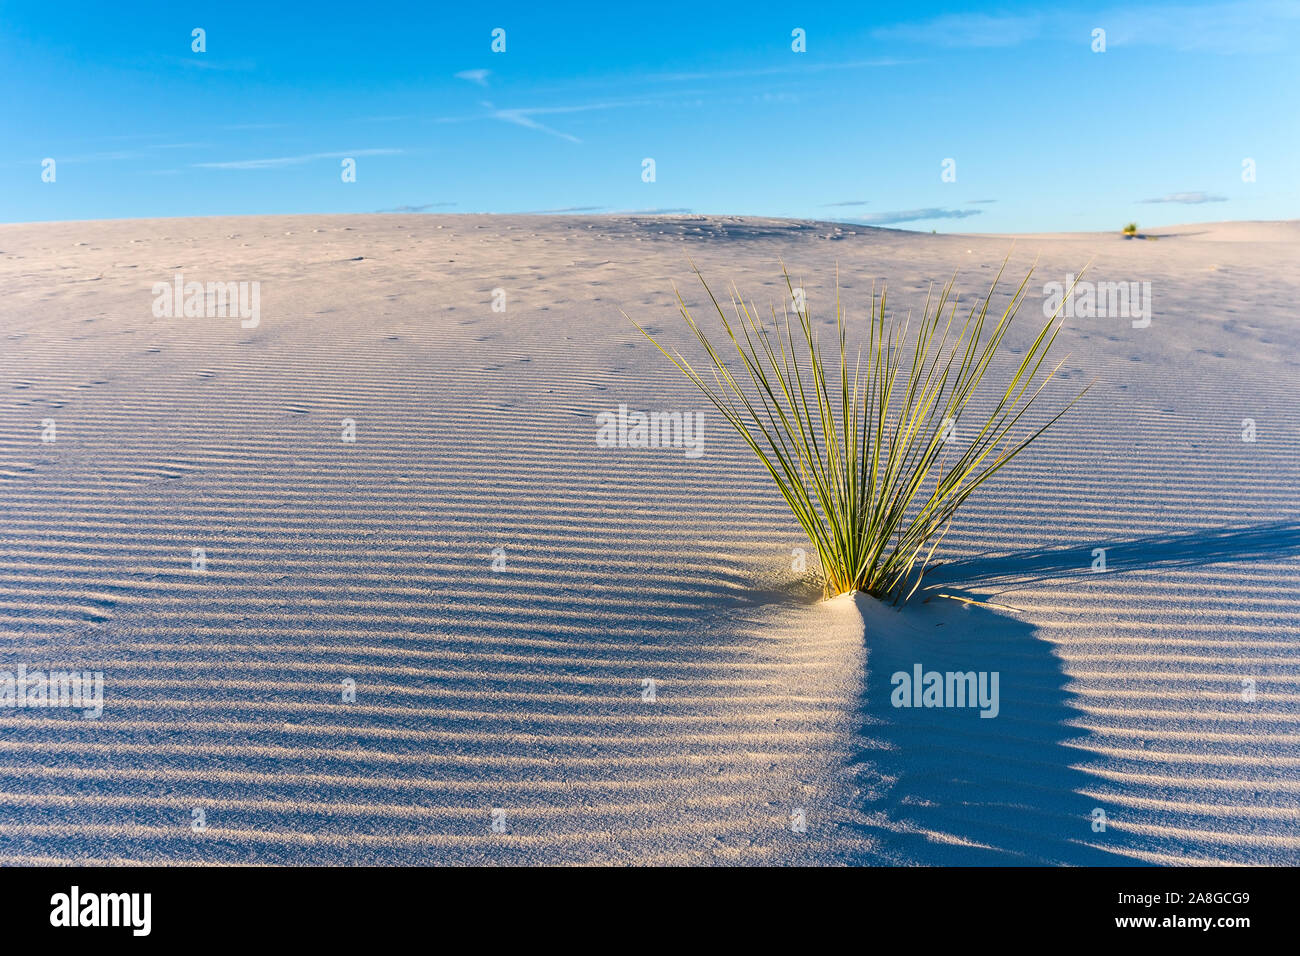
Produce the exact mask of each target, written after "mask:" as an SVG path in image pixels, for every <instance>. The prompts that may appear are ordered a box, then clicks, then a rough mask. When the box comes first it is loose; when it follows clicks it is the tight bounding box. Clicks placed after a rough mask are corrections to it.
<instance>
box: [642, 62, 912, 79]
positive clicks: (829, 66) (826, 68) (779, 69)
mask: <svg viewBox="0 0 1300 956" xmlns="http://www.w3.org/2000/svg"><path fill="white" fill-rule="evenodd" d="M906 62H908V61H907V60H903V59H899V58H898V57H875V58H873V59H869V60H849V61H846V62H843V63H816V62H813V63H806V64H799V65H797V66H767V67H755V68H753V69H745V70H700V71H696V72H679V73H651V74H649V75H647V76H644V77H638V78H636V79H642V80H646V81H650V82H658V83H693V82H698V81H701V80H707V81H716V80H733V79H747V78H749V77H755V76H782V75H787V74H791V73H794V74H799V73H827V72H833V71H837V70H864V69H868V68H870V67H876V66H898V65H899V64H901V63H906Z"/></svg>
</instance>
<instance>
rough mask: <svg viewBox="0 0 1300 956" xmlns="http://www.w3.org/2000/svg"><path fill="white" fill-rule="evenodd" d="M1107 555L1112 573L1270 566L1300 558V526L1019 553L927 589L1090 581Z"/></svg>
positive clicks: (943, 575) (941, 571)
mask: <svg viewBox="0 0 1300 956" xmlns="http://www.w3.org/2000/svg"><path fill="white" fill-rule="evenodd" d="M1096 548H1104V549H1105V550H1106V573H1107V574H1116V573H1123V572H1125V571H1146V570H1151V569H1153V568H1193V567H1202V566H1204V565H1207V564H1216V563H1219V562H1223V561H1269V560H1277V559H1281V558H1287V557H1292V556H1294V555H1297V554H1300V522H1297V521H1295V520H1294V519H1288V520H1285V521H1273V522H1269V523H1267V524H1258V525H1251V526H1249V527H1236V528H1211V529H1207V530H1203V531H1193V532H1187V533H1182V534H1164V535H1151V536H1149V537H1145V538H1134V539H1132V540H1129V541H1120V542H1110V541H1097V542H1095V543H1093V544H1088V545H1082V546H1080V547H1071V548H1053V549H1043V550H1034V551H1017V552H1015V553H1013V554H1007V555H1002V556H998V557H976V558H968V559H966V560H963V561H954V562H952V563H950V564H943V565H940V566H939V567H937V568H935V569H934V570H933V571H932V572H930V573H928V574H927V575H926V585H925V587H926V588H933V587H934V586H936V585H946V584H949V583H952V584H957V585H959V586H961V587H964V588H971V589H979V590H981V591H982V590H986V589H987V588H989V587H997V586H999V585H1003V584H1010V583H1015V584H1028V583H1032V582H1035V581H1047V580H1059V579H1068V578H1074V577H1087V576H1089V575H1091V574H1093V573H1094V572H1093V571H1092V564H1093V560H1094V554H1093V551H1094V550H1095V549H1096Z"/></svg>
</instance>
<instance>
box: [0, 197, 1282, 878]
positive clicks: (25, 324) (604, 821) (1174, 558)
mask: <svg viewBox="0 0 1300 956" xmlns="http://www.w3.org/2000/svg"><path fill="white" fill-rule="evenodd" d="M1154 233H1155V234H1158V235H1159V236H1160V237H1161V238H1160V240H1159V241H1155V242H1151V241H1126V240H1123V239H1121V238H1120V237H1118V236H1115V235H1061V236H1035V237H1021V238H1020V239H1019V240H1018V241H1017V243H1016V246H1015V250H1014V252H1013V253H1012V258H1011V266H1010V268H1009V274H1010V275H1011V276H1013V277H1014V278H1015V279H1017V280H1018V279H1019V277H1020V276H1021V275H1023V271H1024V269H1026V268H1027V267H1028V265H1029V264H1030V262H1031V261H1032V260H1033V259H1034V257H1035V256H1038V257H1039V262H1038V272H1037V273H1036V278H1035V280H1034V288H1038V287H1039V286H1040V285H1041V283H1042V282H1047V281H1051V280H1056V281H1061V280H1063V279H1064V277H1065V276H1066V274H1067V273H1069V272H1077V271H1078V268H1079V267H1080V266H1082V265H1083V264H1084V263H1086V262H1087V261H1088V260H1089V259H1090V258H1093V257H1095V262H1094V265H1093V267H1092V270H1091V273H1090V277H1091V278H1092V279H1095V280H1099V281H1120V280H1123V281H1141V282H1150V283H1151V289H1152V296H1153V302H1154V310H1153V313H1154V314H1153V317H1152V322H1151V324H1150V326H1149V327H1147V328H1134V327H1132V323H1131V322H1130V321H1129V320H1128V319H1126V318H1088V319H1075V320H1072V321H1070V322H1069V323H1068V324H1067V327H1066V330H1065V331H1064V332H1063V333H1062V337H1061V340H1060V341H1061V343H1062V346H1063V347H1062V352H1065V351H1069V352H1070V353H1071V357H1070V360H1069V362H1068V364H1067V368H1066V371H1065V378H1064V379H1063V381H1062V383H1061V387H1060V388H1058V389H1056V391H1055V392H1054V395H1055V396H1056V400H1058V401H1059V400H1060V399H1062V398H1064V397H1065V396H1066V395H1068V394H1069V391H1070V389H1076V390H1077V388H1079V387H1081V386H1082V384H1083V383H1085V382H1087V381H1090V380H1092V379H1093V378H1096V379H1097V380H1098V381H1097V384H1096V386H1095V387H1094V388H1093V390H1092V391H1091V392H1090V393H1089V394H1088V395H1087V396H1086V397H1085V399H1084V400H1083V402H1082V403H1081V404H1080V406H1079V407H1078V408H1077V409H1076V410H1075V411H1074V412H1073V413H1071V415H1070V416H1068V417H1067V418H1066V419H1065V420H1064V421H1063V422H1062V423H1061V424H1060V425H1059V426H1058V428H1057V429H1056V430H1055V431H1054V432H1050V433H1048V435H1047V436H1046V437H1045V438H1044V439H1043V440H1042V441H1041V442H1040V443H1039V444H1038V445H1037V446H1036V447H1035V448H1034V449H1031V450H1030V452H1028V453H1027V455H1026V456H1025V457H1024V458H1023V459H1022V460H1021V461H1020V462H1019V463H1018V464H1017V465H1016V466H1015V467H1013V468H1011V469H1008V470H1007V472H1006V473H1005V474H1004V475H1003V476H1000V477H999V478H998V479H997V480H996V481H995V482H993V483H991V484H990V485H989V486H987V491H986V492H985V493H984V494H982V495H980V496H978V497H977V498H976V499H974V500H973V501H972V502H971V503H970V505H969V506H968V508H967V510H966V512H965V514H964V516H963V517H961V518H959V521H958V524H957V526H955V527H954V529H953V531H952V532H951V533H950V534H949V536H948V538H947V539H946V540H945V542H944V546H943V553H942V556H943V559H944V561H945V562H946V563H945V565H944V566H943V567H942V568H940V569H939V571H938V573H937V576H936V579H935V580H936V581H938V582H942V585H943V586H942V588H941V590H944V591H945V592H953V593H959V594H964V595H973V596H975V597H978V598H980V599H982V600H986V601H992V602H996V603H999V604H1004V605H1010V606H1012V607H1014V608H1015V609H1017V610H1016V612H1015V613H1013V612H1009V611H1002V610H998V609H996V608H988V607H977V606H968V605H964V604H961V603H958V602H956V601H953V600H948V599H943V598H937V597H936V598H933V599H932V600H930V601H929V602H928V603H915V604H913V605H910V606H908V607H907V608H906V609H905V610H903V611H901V612H899V611H897V610H894V609H888V608H883V607H881V606H878V605H876V604H875V602H873V601H870V600H868V599H860V598H859V599H854V598H847V597H846V598H841V599H838V600H836V601H832V602H827V603H818V602H817V601H816V600H815V598H816V594H815V593H812V592H811V591H810V589H809V587H808V585H807V582H806V581H804V580H803V579H804V578H805V577H806V576H805V575H801V574H799V573H797V572H796V571H794V570H792V567H791V553H792V549H795V548H798V547H801V546H803V542H802V541H801V538H800V533H799V531H798V528H797V526H796V524H795V523H794V520H793V519H792V518H791V517H790V516H789V514H788V513H787V512H786V511H785V509H784V505H783V504H782V503H781V501H780V499H779V497H778V495H777V494H776V492H775V490H774V489H773V488H771V487H770V486H769V482H768V481H767V480H766V479H765V477H764V475H763V474H762V472H761V471H760V468H759V466H758V465H757V463H756V462H754V461H752V460H751V458H750V456H749V455H748V453H747V452H746V451H745V449H744V448H743V447H742V445H741V444H740V442H739V441H738V440H737V439H736V438H734V437H732V436H730V435H727V434H726V433H725V432H724V431H723V428H722V424H721V422H720V419H719V417H718V416H717V415H716V414H715V413H711V412H710V411H709V409H708V408H707V407H706V406H705V405H704V404H703V402H702V400H701V398H700V397H699V396H698V395H696V394H695V393H693V391H692V390H691V388H690V386H689V383H687V382H685V380H684V379H682V378H681V376H680V375H679V374H678V373H677V372H676V371H675V370H673V369H672V368H671V367H670V366H668V365H667V363H666V361H665V360H664V359H663V357H662V356H660V355H659V354H658V353H657V352H656V351H655V350H654V349H653V347H652V346H651V345H650V344H649V343H648V342H646V341H645V340H644V339H643V338H641V336H640V335H639V334H638V333H637V332H636V331H635V329H633V328H632V327H631V326H630V325H629V323H628V322H627V320H626V319H624V318H623V316H622V315H620V312H619V310H620V309H625V310H626V311H627V312H628V313H630V314H631V315H632V316H633V317H634V318H636V319H637V320H638V321H641V322H642V323H643V324H646V325H647V327H648V328H650V329H651V330H652V331H654V332H655V333H656V334H662V336H663V337H664V339H665V340H667V341H669V342H672V343H677V344H679V345H681V346H683V347H686V346H687V344H688V342H687V333H686V332H685V330H684V328H683V327H682V324H681V322H680V320H679V319H678V318H677V317H676V313H675V311H674V306H673V300H672V297H671V290H670V282H671V281H673V280H677V281H678V282H679V284H680V285H681V287H682V290H683V292H684V294H685V295H686V297H687V299H688V301H689V302H691V303H692V304H697V305H698V304H700V301H701V298H702V296H701V294H700V291H699V289H698V287H697V286H696V284H695V281H694V279H693V277H692V276H691V275H690V271H689V266H688V263H687V257H688V256H689V257H691V258H692V259H693V260H694V261H695V262H696V263H697V264H698V265H699V266H700V268H701V269H702V270H703V271H704V273H705V274H706V275H707V276H709V277H710V278H712V279H715V280H717V285H718V286H719V287H721V286H722V285H723V284H724V283H725V282H726V281H728V280H733V279H734V280H735V281H737V282H738V283H739V284H740V286H741V288H742V289H744V290H746V291H747V292H748V293H749V294H750V295H752V296H754V297H756V298H758V299H760V300H766V299H767V298H775V297H778V296H782V295H783V294H784V293H783V291H782V286H781V285H780V284H779V283H780V276H779V271H778V269H779V267H778V264H777V261H778V259H780V258H783V259H784V260H785V261H786V262H787V264H788V265H789V266H790V268H791V270H792V272H793V273H794V274H795V275H796V276H803V277H804V279H805V281H804V285H805V287H806V288H807V289H808V292H809V299H810V305H811V309H812V311H813V314H814V317H820V318H821V319H828V318H829V317H830V314H831V313H830V305H829V303H830V299H829V295H830V292H831V287H832V283H833V276H834V268H835V264H836V262H837V261H838V263H839V267H840V274H841V286H842V295H843V298H844V301H845V304H846V306H847V308H848V310H849V315H850V318H851V320H852V319H853V318H854V317H855V316H856V317H861V315H862V314H863V312H864V311H865V308H866V305H867V303H868V301H869V296H870V290H871V283H872V280H873V279H877V278H883V279H887V280H888V281H889V283H890V293H889V294H890V299H891V302H892V304H893V307H894V308H895V310H898V311H902V310H905V309H907V308H917V309H919V307H920V305H921V302H922V299H923V296H924V293H925V289H926V287H927V285H928V283H929V282H930V281H931V280H939V281H942V280H943V279H945V278H947V277H948V276H949V275H950V274H951V273H952V271H953V270H954V269H956V270H958V282H959V286H960V287H961V289H962V290H963V291H964V292H965V293H966V296H967V298H969V297H970V296H972V295H974V294H977V293H979V292H980V291H982V289H983V287H984V286H986V285H987V283H988V281H989V279H990V277H991V275H992V274H993V272H994V271H995V270H996V268H997V266H998V264H999V263H1000V261H1001V259H1002V257H1003V256H1005V255H1006V254H1007V252H1008V250H1009V249H1010V245H1011V244H1010V240H1009V239H1008V238H1006V237H993V236H984V237H963V236H940V235H926V234H914V233H904V232H895V231H889V230H878V229H869V228H863V227H854V226H847V225H834V224H826V223H815V222H791V221H780V220H763V219H742V218H705V217H669V218H655V217H644V218H638V217H592V218H582V217H566V218H531V217H486V216H401V215H388V216H380V215H376V216H295V217H262V218H218V219H193V220H153V221H129V222H96V223H56V224H34V225H10V226H0V293H3V300H2V301H3V306H0V325H2V327H0V335H2V336H3V339H2V341H3V346H4V347H3V355H4V359H3V365H2V366H0V671H4V670H9V671H12V670H14V669H15V668H16V667H17V666H19V665H24V666H26V667H28V668H29V669H33V670H34V669H49V668H76V669H81V670H102V671H103V672H104V680H105V701H104V704H105V709H104V714H103V717H102V718H101V719H99V720H85V719H82V717H81V715H80V714H79V713H77V712H73V711H69V710H62V709H48V710H34V709H0V862H8V863H55V862H86V861H102V862H113V863H126V862H143V861H153V862H158V861H162V862H170V863H178V864H180V863H198V862H208V863H213V862H217V863H317V862H321V863H348V862H366V863H520V862H526V863H540V862H584V863H602V862H619V863H624V862H631V863H712V862H720V863H738V864H772V863H836V864H840V863H907V864H914V863H952V864H976V863H1092V864H1135V863H1157V864H1159V863H1177V862H1187V861H1208V862H1216V863H1295V862H1297V861H1300V827H1298V826H1297V823H1298V822H1300V746H1297V744H1300V701H1298V699H1297V689H1298V685H1297V677H1298V676H1300V517H1298V515H1300V511H1298V508H1297V505H1298V504H1300V432H1298V431H1297V429H1296V423H1295V407H1296V402H1295V395H1296V391H1295V389H1296V384H1295V383H1296V381H1297V372H1298V371H1300V369H1298V366H1300V325H1298V324H1297V319H1296V311H1295V309H1296V302H1297V301H1300V271H1297V269H1296V262H1297V261H1300V258H1298V256H1300V227H1298V226H1297V224H1296V223H1230V224H1222V225H1198V226H1189V227H1179V228H1177V229H1162V230H1154ZM177 272H182V273H183V274H184V275H185V277H186V279H187V280H196V281H201V282H225V281H240V280H245V281H258V282H260V283H261V323H260V325H259V326H258V327H256V328H252V329H243V328H241V327H240V323H239V321H238V319H236V318H155V317H154V315H153V314H152V313H151V304H152V301H153V296H152V293H151V286H152V284H153V283H155V282H169V281H171V278H172V276H173V275H174V274H175V273H177ZM494 289H504V290H505V293H506V310H505V311H504V312H494V311H493V310H492V301H493V290H494ZM1008 291H1010V288H1008ZM1041 302H1042V298H1041V296H1040V295H1038V294H1037V292H1035V293H1034V294H1031V296H1030V298H1029V301H1028V304H1027V306H1026V310H1025V315H1024V318H1023V321H1022V322H1021V324H1020V328H1019V330H1018V332H1016V333H1013V335H1012V338H1013V339H1014V340H1015V342H1013V344H1017V345H1023V344H1024V342H1025V340H1026V335H1027V334H1028V333H1029V331H1030V327H1031V326H1033V325H1035V323H1036V322H1037V321H1038V319H1039V317H1040V316H1041V312H1040V311H1039V305H1040V304H1041ZM619 404H626V405H628V406H629V407H630V408H633V409H641V410H682V411H688V410H689V411H703V412H704V413H705V441H706V444H705V452H704V454H703V455H702V456H701V457H699V458H689V457H687V456H686V455H685V454H684V453H683V451H682V450H681V449H622V450H620V449H608V448H598V447H597V446H596V443H595V430H596V425H595V416H596V415H597V414H598V413H601V412H605V411H612V410H615V409H617V407H618V405H619ZM1248 418H1249V419H1252V420H1254V422H1255V425H1256V429H1257V435H1256V438H1257V440H1256V441H1254V442H1246V441H1243V440H1242V422H1243V419H1248ZM46 419H54V420H55V423H56V427H57V438H56V440H55V441H54V442H53V443H47V442H43V441H42V440H41V433H42V425H41V423H42V421H43V420H46ZM344 419H352V420H354V421H355V423H356V441H355V442H354V443H345V442H343V441H342V440H341V434H342V430H343V426H342V424H341V422H342V420H344ZM959 437H960V436H959ZM194 548H203V549H204V550H205V553H206V560H207V565H206V570H205V571H196V570H194V569H193V568H192V549H194ZM497 548H500V549H504V560H505V566H504V569H501V570H494V567H493V550H494V549H497ZM1094 548H1106V549H1107V565H1108V570H1107V571H1106V572H1105V573H1094V572H1093V571H1092V570H1091V564H1092V562H1093V549H1094ZM915 663H921V664H923V665H924V667H925V668H926V669H927V670H928V669H936V670H940V671H946V670H963V671H965V670H976V671H997V672H999V674H1000V687H1001V706H1000V713H999V715H998V717H997V718H995V719H981V718H979V716H978V714H977V713H976V712H974V711H972V710H969V709H957V708H954V709H904V708H895V707H893V706H892V705H891V703H890V691H891V684H890V676H891V675H892V674H893V673H894V672H896V671H899V670H903V671H910V670H911V669H912V667H913V665H914V664H915ZM349 679H350V680H353V681H355V684H356V701H355V703H351V702H345V701H344V700H343V699H342V693H341V688H342V686H343V682H344V681H345V680H349ZM647 680H652V681H654V682H655V685H654V687H655V696H656V698H657V699H656V700H655V701H648V700H645V699H643V690H644V687H645V686H646V685H645V684H644V682H645V681H647ZM1246 680H1250V681H1253V682H1254V687H1255V695H1254V699H1253V700H1245V699H1243V686H1244V685H1243V681H1246ZM494 809H497V810H501V811H503V815H498V819H499V820H500V821H502V822H503V823H504V829H505V832H502V833H499V832H493V830H492V823H493V810H494ZM1096 809H1101V810H1104V811H1105V815H1106V828H1105V830H1104V832H1098V831H1096V830H1095V829H1094V825H1093V814H1094V810H1096ZM195 810H201V811H202V812H203V817H204V820H205V824H206V828H205V829H204V830H202V831H201V832H196V831H195V829H194V828H193V826H192V823H193V821H194V819H195V814H194V811H195ZM800 810H802V811H803V813H804V814H805V816H806V818H807V832H806V833H798V832H794V830H793V829H792V826H791V819H792V816H791V815H792V814H795V813H797V811H800Z"/></svg>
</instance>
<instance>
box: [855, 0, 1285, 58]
mask: <svg viewBox="0 0 1300 956" xmlns="http://www.w3.org/2000/svg"><path fill="white" fill-rule="evenodd" d="M1098 27H1099V28H1101V29H1103V30H1105V31H1106V45H1107V48H1108V49H1110V48H1113V47H1122V46H1150V47H1165V48H1171V49H1175V50H1181V51H1190V50H1201V51H1205V52H1210V53H1229V54H1231V53H1267V52H1279V51H1283V50H1288V49H1291V48H1293V47H1294V45H1295V44H1296V43H1297V42H1298V41H1300V2H1297V0H1229V2H1226V3H1207V4H1154V5H1147V6H1117V7H1111V8H1109V9H1099V10H1096V11H1094V12H1092V13H1088V14H1086V15H1083V14H1079V13H1075V12H1072V11H1059V12H1053V13H1043V14H1039V13H1035V14H986V13H949V14H944V15H943V16H939V17H934V18H931V19H929V20H920V21H915V22H910V23H899V24H894V25H891V26H885V27H880V28H878V29H876V30H874V31H873V32H872V38H873V39H876V40H880V41H882V42H887V43H900V44H915V45H920V46H937V47H970V48H979V47H990V48H992V47H1011V46H1019V45H1020V44H1023V43H1026V42H1029V41H1031V40H1032V41H1040V40H1049V39H1050V40H1054V41H1068V42H1074V43H1079V44H1085V45H1086V44H1090V43H1091V37H1092V30H1093V29H1095V28H1098Z"/></svg>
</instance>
